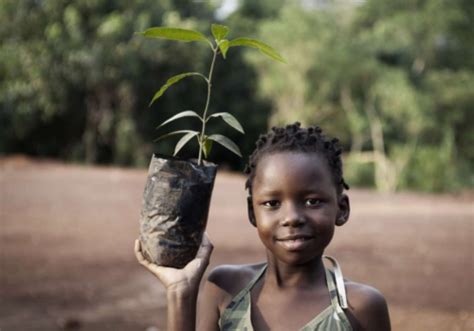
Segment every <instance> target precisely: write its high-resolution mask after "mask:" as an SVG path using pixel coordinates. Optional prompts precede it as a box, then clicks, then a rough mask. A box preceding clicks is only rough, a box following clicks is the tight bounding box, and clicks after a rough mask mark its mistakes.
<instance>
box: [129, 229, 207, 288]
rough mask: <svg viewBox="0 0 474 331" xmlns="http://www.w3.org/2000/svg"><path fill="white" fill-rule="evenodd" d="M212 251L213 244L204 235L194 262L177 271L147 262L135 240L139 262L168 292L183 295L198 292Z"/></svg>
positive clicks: (138, 242)
mask: <svg viewBox="0 0 474 331" xmlns="http://www.w3.org/2000/svg"><path fill="white" fill-rule="evenodd" d="M212 249H213V246H212V243H211V242H210V240H209V237H208V236H207V234H206V233H204V236H203V238H202V243H201V246H200V247H199V250H198V252H197V255H196V257H195V258H194V260H192V261H190V262H189V263H188V264H187V265H186V266H185V267H184V268H183V269H176V268H170V267H163V266H159V265H156V264H155V263H151V262H149V261H147V260H146V259H145V258H144V257H143V255H142V252H141V247H140V241H139V240H138V239H137V240H135V256H136V257H137V260H138V262H139V263H140V264H141V265H142V266H144V267H145V268H146V269H148V271H150V272H151V273H152V274H153V275H155V276H156V277H157V278H158V279H159V280H160V281H161V283H162V284H163V285H164V286H165V288H166V290H167V291H168V292H180V293H183V294H186V293H192V292H196V291H197V290H198V288H199V283H200V281H201V278H202V275H203V274H204V271H205V270H206V268H207V266H208V264H209V258H210V256H211V252H212Z"/></svg>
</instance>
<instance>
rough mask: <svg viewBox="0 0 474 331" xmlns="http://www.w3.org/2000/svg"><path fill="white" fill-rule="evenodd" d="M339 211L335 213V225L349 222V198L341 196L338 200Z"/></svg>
mask: <svg viewBox="0 0 474 331" xmlns="http://www.w3.org/2000/svg"><path fill="white" fill-rule="evenodd" d="M337 204H338V207H339V211H338V212H337V218H336V225H337V226H341V225H344V224H345V223H346V222H347V221H348V220H349V214H350V213H351V206H350V204H349V197H348V196H347V195H345V194H341V195H340V196H339V198H338V202H337Z"/></svg>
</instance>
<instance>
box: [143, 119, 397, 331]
mask: <svg viewBox="0 0 474 331" xmlns="http://www.w3.org/2000/svg"><path fill="white" fill-rule="evenodd" d="M256 145H257V148H256V150H255V151H254V152H253V154H252V155H251V156H250V160H249V163H248V165H247V168H246V173H247V174H248V179H247V182H246V188H247V189H248V193H249V196H248V214H249V219H250V223H252V225H253V226H255V227H256V229H257V231H258V235H259V237H260V240H261V241H262V243H263V244H264V246H265V248H266V255H267V261H266V262H264V263H260V264H252V265H224V266H220V267H217V268H216V269H214V270H213V271H212V272H211V273H210V275H209V277H208V279H207V281H206V284H205V286H204V290H203V293H201V295H202V296H203V297H202V304H200V305H199V307H197V309H198V314H197V315H198V330H203V331H212V330H249V331H250V330H284V331H289V330H290V331H291V330H308V331H309V330H337V331H339V330H376V331H385V330H390V321H389V315H388V309H387V304H386V302H385V299H384V297H383V296H382V294H381V293H380V292H379V291H377V290H376V289H374V288H372V287H369V286H367V285H363V284H358V283H355V282H352V281H350V280H348V279H344V278H343V277H342V274H341V271H340V268H339V266H338V264H337V262H336V261H335V260H334V259H333V258H330V257H327V256H324V255H323V254H324V249H325V248H326V247H327V246H328V244H329V243H330V242H331V239H332V237H333V235H334V228H335V226H336V225H337V226H341V225H343V224H345V223H346V222H347V220H348V218H349V211H350V207H349V198H348V197H347V195H346V194H344V193H343V192H344V189H348V186H347V184H346V183H345V182H344V179H343V176H342V162H341V150H340V148H339V147H338V146H337V139H329V138H327V137H326V136H325V135H323V133H322V132H321V129H319V128H318V127H309V128H301V127H300V124H299V123H295V124H293V125H288V126H286V127H285V128H272V130H271V131H270V132H269V133H268V134H267V135H263V136H261V137H260V138H259V140H258V141H257V144H256ZM211 251H212V244H211V243H210V241H209V239H208V238H207V236H206V235H205V236H204V239H203V242H202V245H201V247H200V249H199V252H198V254H197V256H196V258H195V259H194V260H193V261H191V262H190V263H189V264H188V265H187V266H186V267H185V268H184V269H173V268H166V267H160V266H157V265H155V264H151V263H149V262H147V261H146V260H145V259H144V258H143V256H142V255H141V253H140V246H139V242H138V241H137V242H136V243H135V253H136V255H137V258H138V260H139V262H140V263H141V264H142V265H144V266H145V267H146V268H147V269H148V270H150V271H151V272H152V273H153V274H154V275H155V276H157V277H158V278H159V279H160V281H161V282H162V283H163V285H164V286H165V287H166V289H167V299H168V330H176V331H177V330H179V331H185V330H193V331H194V330H195V323H196V322H195V320H196V301H197V295H198V289H199V283H200V281H201V278H202V275H203V273H204V271H205V269H206V267H207V265H208V263H209V257H210V254H211ZM325 261H326V262H327V263H326V264H329V265H330V266H332V268H327V267H326V265H325V263H324V262H325Z"/></svg>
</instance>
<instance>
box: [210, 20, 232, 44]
mask: <svg viewBox="0 0 474 331" xmlns="http://www.w3.org/2000/svg"><path fill="white" fill-rule="evenodd" d="M211 31H212V35H213V36H214V38H216V41H217V42H219V41H221V40H222V39H223V38H225V36H227V34H228V33H229V28H228V27H227V26H225V25H220V24H212V25H211Z"/></svg>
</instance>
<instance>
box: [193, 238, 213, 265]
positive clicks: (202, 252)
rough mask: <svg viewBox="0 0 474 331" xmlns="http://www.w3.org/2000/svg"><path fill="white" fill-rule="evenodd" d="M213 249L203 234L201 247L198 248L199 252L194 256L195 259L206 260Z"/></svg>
mask: <svg viewBox="0 0 474 331" xmlns="http://www.w3.org/2000/svg"><path fill="white" fill-rule="evenodd" d="M213 249H214V245H212V243H211V240H210V239H209V236H208V235H207V233H206V232H205V233H204V235H203V237H202V242H201V246H199V250H198V252H197V254H196V258H197V259H205V260H208V259H209V257H210V255H211V253H212V250H213Z"/></svg>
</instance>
